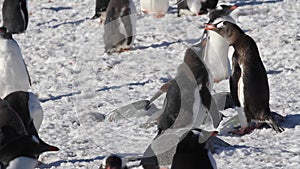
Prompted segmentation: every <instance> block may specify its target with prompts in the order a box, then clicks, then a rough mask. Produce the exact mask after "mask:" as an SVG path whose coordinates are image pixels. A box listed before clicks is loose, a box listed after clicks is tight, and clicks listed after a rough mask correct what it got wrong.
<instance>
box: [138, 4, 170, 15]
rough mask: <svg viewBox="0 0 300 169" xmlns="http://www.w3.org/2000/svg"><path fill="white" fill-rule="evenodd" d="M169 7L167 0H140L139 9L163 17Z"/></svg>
mask: <svg viewBox="0 0 300 169" xmlns="http://www.w3.org/2000/svg"><path fill="white" fill-rule="evenodd" d="M168 8H169V0H141V10H142V11H143V12H144V13H146V14H150V15H154V16H155V17H157V18H161V17H164V16H165V14H166V12H167V11H168Z"/></svg>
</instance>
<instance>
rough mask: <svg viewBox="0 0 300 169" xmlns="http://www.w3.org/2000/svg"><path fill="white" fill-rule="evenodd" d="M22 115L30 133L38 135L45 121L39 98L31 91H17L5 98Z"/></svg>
mask: <svg viewBox="0 0 300 169" xmlns="http://www.w3.org/2000/svg"><path fill="white" fill-rule="evenodd" d="M4 100H5V101H7V102H8V103H9V104H10V106H11V107H12V109H14V110H15V112H16V113H18V115H19V116H20V118H21V120H22V121H23V123H24V124H25V128H26V130H27V132H28V133H29V134H32V135H36V136H38V134H37V131H38V130H39V128H40V126H41V124H42V121H43V114H44V113H43V109H42V107H41V105H40V102H39V99H38V98H37V97H36V95H35V94H33V93H31V92H24V91H16V92H12V93H10V94H9V95H7V96H6V97H5V98H4Z"/></svg>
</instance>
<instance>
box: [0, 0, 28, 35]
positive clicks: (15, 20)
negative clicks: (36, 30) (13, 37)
mask: <svg viewBox="0 0 300 169" xmlns="http://www.w3.org/2000/svg"><path fill="white" fill-rule="evenodd" d="M2 16H3V26H4V27H6V28H7V30H8V32H10V33H13V34H14V33H23V32H24V31H25V30H26V29H27V25H28V11H27V4H26V0H5V1H4V2H3V7H2Z"/></svg>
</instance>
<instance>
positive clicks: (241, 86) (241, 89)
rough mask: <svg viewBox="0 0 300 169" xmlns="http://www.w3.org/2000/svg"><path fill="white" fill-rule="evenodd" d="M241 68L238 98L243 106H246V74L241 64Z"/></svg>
mask: <svg viewBox="0 0 300 169" xmlns="http://www.w3.org/2000/svg"><path fill="white" fill-rule="evenodd" d="M240 68H241V77H240V79H239V81H238V99H239V102H240V104H241V107H244V103H245V97H244V82H243V76H244V68H243V65H240Z"/></svg>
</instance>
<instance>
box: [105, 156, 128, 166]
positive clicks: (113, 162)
mask: <svg viewBox="0 0 300 169" xmlns="http://www.w3.org/2000/svg"><path fill="white" fill-rule="evenodd" d="M99 169H128V168H127V166H126V165H125V162H124V160H123V159H122V158H121V157H119V156H118V155H115V154H111V155H109V156H107V157H105V158H104V159H103V162H102V164H101V165H100V168H99Z"/></svg>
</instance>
